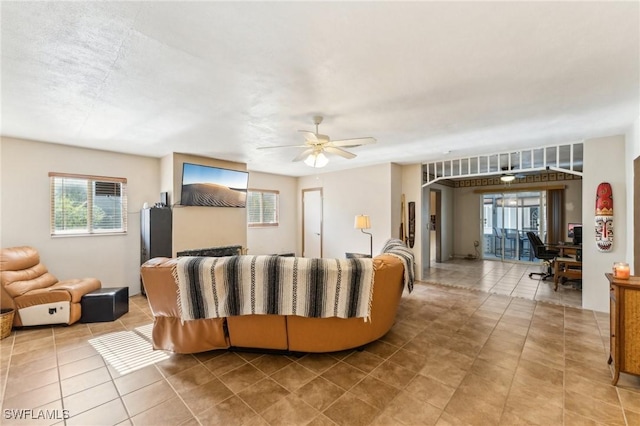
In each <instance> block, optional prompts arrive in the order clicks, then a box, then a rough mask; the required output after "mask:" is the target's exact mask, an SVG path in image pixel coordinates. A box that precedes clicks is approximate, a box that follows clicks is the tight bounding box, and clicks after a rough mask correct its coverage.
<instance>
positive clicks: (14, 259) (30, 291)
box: [0, 246, 102, 327]
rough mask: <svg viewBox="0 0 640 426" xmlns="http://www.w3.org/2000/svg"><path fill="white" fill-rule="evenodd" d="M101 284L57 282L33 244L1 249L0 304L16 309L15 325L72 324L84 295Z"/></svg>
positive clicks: (69, 281)
mask: <svg viewBox="0 0 640 426" xmlns="http://www.w3.org/2000/svg"><path fill="white" fill-rule="evenodd" d="M101 286H102V285H101V283H100V281H99V280H98V279H97V278H82V279H69V280H64V281H58V279H57V278H56V277H55V276H54V275H52V274H51V273H50V272H49V270H48V269H47V267H46V266H45V265H44V264H43V263H42V262H40V255H39V254H38V251H37V250H36V249H35V248H33V247H29V246H23V247H9V248H3V249H2V250H0V293H1V294H0V304H1V305H2V308H13V309H15V311H16V313H15V316H14V319H13V325H14V326H15V327H21V326H32V325H45V324H73V323H74V322H76V321H78V320H79V319H80V315H81V304H80V302H81V300H82V296H84V295H85V294H87V293H89V292H92V291H93V290H97V289H99V288H100V287H101Z"/></svg>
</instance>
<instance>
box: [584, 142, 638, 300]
mask: <svg viewBox="0 0 640 426" xmlns="http://www.w3.org/2000/svg"><path fill="white" fill-rule="evenodd" d="M624 156H625V137H624V136H610V137H606V138H598V139H590V140H586V141H585V143H584V168H585V170H587V171H588V172H587V173H585V174H584V176H583V184H582V188H583V197H582V223H583V225H584V228H583V231H582V232H583V244H582V265H583V266H582V307H583V308H585V309H593V310H596V311H602V312H608V311H609V283H608V282H607V279H606V278H605V276H604V274H605V273H607V272H611V266H612V265H613V262H620V261H624V260H625V259H627V258H628V257H627V232H626V226H627V211H628V210H627V200H626V187H627V185H633V181H631V182H627V181H626V179H627V175H626V171H625V167H624V164H625V163H624V161H622V159H624ZM601 182H609V183H610V184H611V188H612V190H613V214H614V216H613V232H614V241H613V249H612V251H610V252H607V253H601V252H599V251H598V250H597V248H596V244H595V204H596V203H595V200H596V198H595V196H596V189H597V187H598V185H599V184H600V183H601ZM630 237H631V236H630Z"/></svg>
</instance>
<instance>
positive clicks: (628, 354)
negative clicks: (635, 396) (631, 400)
mask: <svg viewBox="0 0 640 426" xmlns="http://www.w3.org/2000/svg"><path fill="white" fill-rule="evenodd" d="M605 275H606V277H607V279H608V280H609V300H610V315H611V341H610V346H611V349H610V355H609V364H611V363H612V362H613V367H614V376H613V384H614V385H615V384H616V383H618V378H619V377H620V373H621V372H622V373H628V374H634V375H636V376H640V277H631V278H629V279H628V280H620V279H616V278H613V275H612V274H610V273H609V274H605Z"/></svg>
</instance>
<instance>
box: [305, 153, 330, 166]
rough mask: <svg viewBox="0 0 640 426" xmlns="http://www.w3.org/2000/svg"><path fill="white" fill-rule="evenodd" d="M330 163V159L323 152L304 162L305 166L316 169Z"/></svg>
mask: <svg viewBox="0 0 640 426" xmlns="http://www.w3.org/2000/svg"><path fill="white" fill-rule="evenodd" d="M328 163H329V159H328V158H327V156H326V155H324V154H323V153H322V152H314V153H312V154H309V156H308V157H307V158H306V159H305V160H304V164H306V165H307V166H311V167H315V168H317V169H319V168H320V167H324V166H326V165H327V164H328Z"/></svg>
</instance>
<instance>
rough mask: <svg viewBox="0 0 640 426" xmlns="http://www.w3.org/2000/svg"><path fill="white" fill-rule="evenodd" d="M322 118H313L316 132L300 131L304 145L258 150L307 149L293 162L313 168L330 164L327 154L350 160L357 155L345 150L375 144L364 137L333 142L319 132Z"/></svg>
mask: <svg viewBox="0 0 640 426" xmlns="http://www.w3.org/2000/svg"><path fill="white" fill-rule="evenodd" d="M322 118H323V117H322V116H321V115H316V116H314V117H313V123H314V124H315V125H316V131H315V132H311V131H309V130H298V131H299V132H301V133H303V134H304V139H305V141H304V144H303V145H302V144H298V145H279V146H263V147H260V148H258V149H270V148H305V149H304V150H303V151H302V152H300V154H298V155H296V156H295V157H294V159H293V161H303V160H304V162H305V164H307V165H308V166H311V167H316V168H320V167H324V166H326V165H327V163H328V162H329V159H328V158H327V156H326V155H325V154H335V155H338V156H340V157H343V158H346V159H348V160H350V159H352V158H355V157H356V154H354V153H352V152H349V151H347V150H346V149H344V148H355V147H357V146H360V145H366V144H371V143H375V142H376V140H375V138H372V137H362V138H353V139H339V140H331V138H329V136H328V135H323V134H320V133H319V132H318V126H319V125H320V123H322Z"/></svg>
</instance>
